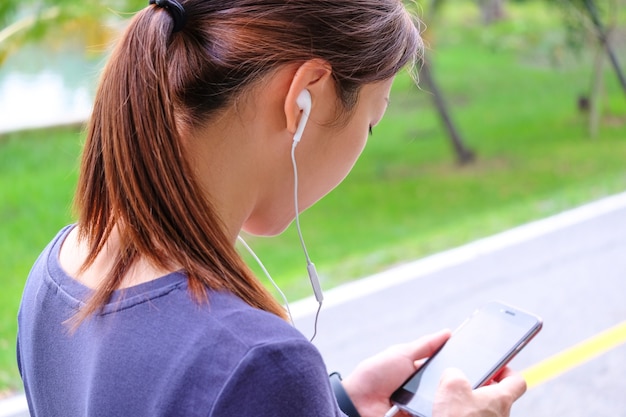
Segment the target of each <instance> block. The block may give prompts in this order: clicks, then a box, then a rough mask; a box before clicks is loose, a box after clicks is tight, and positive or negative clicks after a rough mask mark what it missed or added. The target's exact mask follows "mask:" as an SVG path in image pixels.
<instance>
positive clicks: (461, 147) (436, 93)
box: [419, 0, 476, 165]
mask: <svg viewBox="0 0 626 417" xmlns="http://www.w3.org/2000/svg"><path fill="white" fill-rule="evenodd" d="M444 2H445V0H431V1H430V3H429V4H428V5H427V13H426V14H425V16H424V20H425V23H426V24H427V25H432V24H433V23H434V21H435V20H436V19H437V16H438V14H439V11H440V10H441V7H442V6H443V4H444ZM435 26H436V25H435ZM422 36H423V37H424V40H425V42H426V43H427V44H430V43H431V41H432V37H433V33H432V30H426V31H425V32H423V33H422ZM431 68H432V65H431V59H430V56H429V55H428V54H427V55H425V57H424V60H423V62H422V65H421V67H420V68H419V80H420V82H421V83H423V84H424V85H425V87H426V88H425V90H426V91H428V92H429V93H430V94H431V96H432V99H433V104H434V106H435V108H436V109H437V113H438V114H439V118H440V119H441V122H442V124H443V127H444V129H445V130H446V132H447V134H448V138H449V140H450V144H451V145H452V149H453V150H454V153H455V156H456V161H457V163H458V164H459V165H466V164H469V163H471V162H473V161H474V160H475V159H476V154H475V153H474V151H472V150H471V149H470V148H468V147H467V146H466V145H465V142H464V140H463V138H462V137H461V134H460V132H459V130H458V129H457V127H456V125H455V123H454V121H453V120H452V115H451V114H450V110H449V108H448V105H447V103H446V100H445V98H444V95H443V92H442V91H441V89H440V88H439V85H438V83H437V82H436V81H435V77H434V75H433V72H432V70H431Z"/></svg>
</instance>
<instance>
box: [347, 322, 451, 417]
mask: <svg viewBox="0 0 626 417" xmlns="http://www.w3.org/2000/svg"><path fill="white" fill-rule="evenodd" d="M449 337H450V331H449V330H443V331H440V332H438V333H435V334H432V335H428V336H424V337H422V338H420V339H418V340H416V341H414V342H411V343H406V344H401V345H395V346H392V347H390V348H388V349H387V350H385V351H383V352H382V353H379V354H378V355H375V356H373V357H371V358H369V359H366V360H365V361H363V362H361V363H360V364H359V365H358V366H357V367H356V369H355V370H354V372H353V373H352V374H351V375H350V376H348V377H347V378H345V379H344V380H343V386H344V388H345V390H346V392H347V393H348V395H349V396H350V399H351V400H352V402H353V403H354V405H355V407H356V408H357V410H358V412H359V414H360V415H361V417H382V416H384V415H385V413H386V412H387V411H388V410H389V408H391V402H390V401H389V397H391V394H393V392H394V391H395V390H396V389H398V387H400V385H402V383H403V382H404V381H405V380H406V379H407V378H408V377H409V376H411V374H413V372H415V371H416V370H417V368H418V367H419V366H420V365H421V363H422V362H423V361H422V360H423V359H425V358H428V357H430V356H432V354H433V353H435V352H436V351H437V349H439V348H440V347H441V345H443V344H444V343H445V342H446V340H448V338H449Z"/></svg>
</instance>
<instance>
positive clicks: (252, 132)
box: [18, 0, 525, 417]
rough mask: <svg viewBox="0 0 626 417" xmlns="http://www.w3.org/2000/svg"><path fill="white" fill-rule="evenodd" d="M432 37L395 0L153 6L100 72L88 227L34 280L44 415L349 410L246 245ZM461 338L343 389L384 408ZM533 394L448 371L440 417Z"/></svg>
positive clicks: (334, 157)
mask: <svg viewBox="0 0 626 417" xmlns="http://www.w3.org/2000/svg"><path fill="white" fill-rule="evenodd" d="M153 3H154V4H153ZM420 44H421V40H420V37H419V34H418V32H417V30H416V28H415V25H414V23H413V21H412V20H411V18H410V16H409V15H408V14H407V12H406V10H405V9H404V7H403V6H402V3H401V1H400V0H289V1H286V0H284V1H275V0H274V1H271V0H183V1H181V2H180V3H179V2H178V1H176V0H158V1H153V0H152V1H151V4H150V5H149V6H148V7H146V8H145V9H144V10H142V11H140V12H139V13H138V14H137V15H136V16H135V17H134V19H133V20H132V22H131V23H130V25H129V27H128V28H127V30H126V31H125V33H124V35H123V37H122V39H121V40H120V41H119V43H118V45H117V47H116V49H115V50H114V52H113V54H112V56H111V57H110V59H109V61H108V65H107V66H106V68H105V70H104V73H103V75H102V79H101V83H100V86H99V89H98V92H97V96H96V100H95V105H94V111H93V115H92V119H91V122H90V126H89V130H88V135H87V141H86V144H85V149H84V155H83V160H82V165H81V171H80V178H79V184H78V189H77V193H76V206H77V211H78V221H77V223H76V225H72V226H69V227H67V228H65V229H63V230H62V231H61V232H60V233H59V234H58V235H57V237H56V238H55V239H54V240H53V241H52V242H51V243H50V245H49V246H48V247H47V248H46V249H45V251H44V252H43V254H42V255H41V256H40V258H39V259H38V260H37V262H36V264H35V266H34V267H33V270H32V272H31V274H30V276H29V279H28V282H27V284H26V288H25V291H24V296H23V300H22V305H21V309H20V313H19V336H18V360H19V366H20V371H21V373H22V377H23V380H24V386H25V390H26V395H27V398H28V402H29V407H30V410H31V414H32V415H33V416H46V417H53V416H84V415H88V416H174V415H176V416H178V415H180V416H196V415H198V416H200V415H201V416H235V415H243V416H249V415H250V416H252V415H254V416H272V417H276V416H339V415H343V413H342V411H341V410H340V408H339V406H338V405H337V400H336V398H335V394H334V393H333V390H332V388H331V384H330V383H329V379H328V376H327V371H326V369H325V366H324V363H323V361H322V359H321V357H320V355H319V353H318V352H317V350H316V349H315V347H314V346H313V345H312V344H310V343H309V342H308V341H307V340H306V339H305V338H304V337H303V336H302V335H301V334H300V333H299V332H298V331H297V330H295V329H293V328H292V327H291V326H290V325H289V324H288V323H287V321H286V317H285V311H284V309H283V307H282V306H280V305H279V304H278V303H277V302H276V301H275V300H274V299H273V298H272V297H271V295H270V294H269V293H268V292H267V291H266V290H265V289H264V287H263V286H262V285H261V284H260V283H259V281H258V280H257V279H256V278H255V277H254V276H253V275H252V273H251V272H250V270H249V269H248V268H247V267H246V265H245V264H244V262H243V261H242V260H241V258H240V256H239V255H238V253H237V251H236V250H235V241H236V239H237V236H238V235H239V233H240V231H241V230H246V231H248V232H250V233H255V234H259V235H273V234H276V233H279V232H281V231H282V230H284V229H285V227H286V226H287V225H288V224H289V223H290V222H291V221H292V220H293V218H294V216H295V215H296V209H295V208H294V186H295V185H296V184H295V180H294V171H293V169H294V167H295V161H296V160H297V170H296V173H297V174H298V177H299V181H298V183H297V186H298V190H299V191H298V192H297V200H296V205H297V206H298V207H299V210H304V209H306V208H307V207H309V206H310V205H311V204H313V203H314V202H315V201H316V200H318V199H319V198H321V197H322V196H323V195H324V194H326V193H327V192H329V191H330V190H331V189H332V188H334V187H335V186H336V185H337V184H338V183H339V182H340V181H341V180H342V179H343V178H344V177H345V175H347V173H348V171H349V170H350V168H351V167H352V165H353V164H354V162H355V161H356V159H357V157H358V155H359V154H360V152H361V150H362V149H363V146H364V145H365V141H366V139H367V135H368V130H369V131H371V129H372V127H373V126H375V125H376V123H378V121H379V120H380V119H381V117H382V116H383V113H384V111H385V107H386V105H387V102H388V96H389V90H390V87H391V83H392V79H393V77H394V75H395V74H396V73H397V72H398V71H399V70H400V69H401V68H402V67H404V66H405V65H406V64H407V63H410V62H411V61H412V60H413V59H414V57H415V56H416V53H418V52H419V50H420ZM303 100H304V101H303ZM307 119H308V122H307ZM296 135H297V136H298V137H297V138H294V136H296ZM300 135H301V136H300ZM300 139H301V140H300ZM296 144H297V145H298V146H297V148H296V147H295V145H296ZM292 149H293V150H294V153H293V159H292V155H291V152H292ZM447 337H448V333H447V332H445V331H444V332H441V333H438V334H435V335H431V336H428V337H425V338H423V339H420V340H418V341H416V342H414V343H413V344H408V345H405V346H400V347H395V348H392V349H390V350H389V351H387V352H385V353H383V354H381V355H379V356H377V357H374V358H373V359H370V360H368V361H365V362H364V363H363V364H362V365H361V366H360V367H359V368H358V369H357V370H356V371H355V372H354V373H353V374H352V375H351V376H350V377H348V378H346V379H345V380H344V382H343V385H342V384H339V385H338V386H337V385H335V386H336V388H337V394H336V395H337V396H338V400H339V402H340V403H341V406H342V408H343V411H344V412H346V413H347V414H348V415H351V416H352V415H359V414H360V415H361V416H364V417H365V416H382V415H383V414H385V412H386V411H387V410H388V409H389V407H390V406H391V404H390V402H389V396H390V395H391V393H392V392H393V390H395V389H396V388H397V387H398V386H399V385H400V384H401V382H402V381H403V380H404V379H405V378H406V377H407V376H408V375H410V374H411V373H412V372H413V371H414V370H415V366H416V365H415V363H416V361H418V360H420V359H423V358H425V357H427V356H429V355H431V354H432V353H433V352H434V351H435V350H436V349H437V347H439V346H440V345H441V344H442V343H443V342H444V341H445V340H446V338H447ZM524 389H525V385H524V382H523V380H522V379H521V377H519V376H518V375H515V374H512V373H511V372H510V371H508V372H506V373H505V374H504V375H503V377H502V379H501V381H500V382H499V383H498V384H494V385H492V386H489V387H486V388H483V389H480V390H477V391H472V390H471V389H470V388H469V384H468V383H467V381H466V380H465V379H464V378H463V377H462V376H461V375H458V374H456V373H455V372H454V371H450V372H449V373H448V374H447V375H446V376H444V378H443V379H442V382H441V387H440V389H439V392H438V394H437V395H438V400H437V404H436V406H435V413H436V414H435V415H436V416H456V417H459V416H470V415H472V416H476V415H479V416H483V415H484V416H505V415H508V412H509V408H510V406H511V404H512V402H513V401H514V400H515V399H516V398H517V397H519V396H520V395H521V394H522V393H523V391H524Z"/></svg>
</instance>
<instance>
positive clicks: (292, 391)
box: [212, 339, 343, 417]
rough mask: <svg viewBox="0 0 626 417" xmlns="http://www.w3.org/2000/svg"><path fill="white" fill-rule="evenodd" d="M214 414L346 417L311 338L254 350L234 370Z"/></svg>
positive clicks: (258, 347) (222, 391) (286, 341)
mask: <svg viewBox="0 0 626 417" xmlns="http://www.w3.org/2000/svg"><path fill="white" fill-rule="evenodd" d="M212 415H256V416H268V417H269V416H272V417H281V416H294V415H300V416H308V415H311V416H313V415H314V416H342V415H343V414H341V412H340V411H339V409H338V407H337V406H336V402H335V399H334V395H333V393H332V389H331V387H330V382H329V379H328V374H327V372H326V367H325V365H324V363H323V360H322V358H321V356H320V354H319V352H318V351H317V349H316V348H315V347H314V346H313V345H312V344H311V343H310V342H308V341H307V340H306V339H298V340H295V339H291V340H280V341H276V342H270V343H266V344H261V345H257V346H255V347H253V348H252V349H250V350H249V351H248V352H247V354H246V355H244V356H243V357H242V358H241V360H240V361H239V363H238V364H237V366H236V367H235V368H234V370H233V372H232V374H231V376H230V378H229V379H228V381H227V382H226V383H225V384H224V386H223V389H222V390H221V392H220V393H219V395H218V397H217V401H216V402H215V404H214V407H213V411H212Z"/></svg>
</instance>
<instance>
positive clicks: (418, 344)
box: [398, 329, 451, 362]
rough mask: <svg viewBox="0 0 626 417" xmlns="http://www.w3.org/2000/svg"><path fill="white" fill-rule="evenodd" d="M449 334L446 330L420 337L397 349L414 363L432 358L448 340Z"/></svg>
mask: <svg viewBox="0 0 626 417" xmlns="http://www.w3.org/2000/svg"><path fill="white" fill-rule="evenodd" d="M450 334H451V332H450V330H448V329H445V330H440V331H438V332H437V333H433V334H429V335H426V336H422V337H420V338H419V339H417V340H415V341H413V342H410V343H405V344H403V345H398V349H399V350H401V351H402V352H403V354H404V355H405V356H407V357H408V358H410V359H411V360H413V361H414V362H415V361H417V360H420V359H424V358H428V357H430V356H432V355H433V354H434V353H435V352H436V351H437V350H438V349H439V348H440V347H441V346H442V345H443V344H444V343H445V342H446V341H447V340H448V339H449V338H450Z"/></svg>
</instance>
